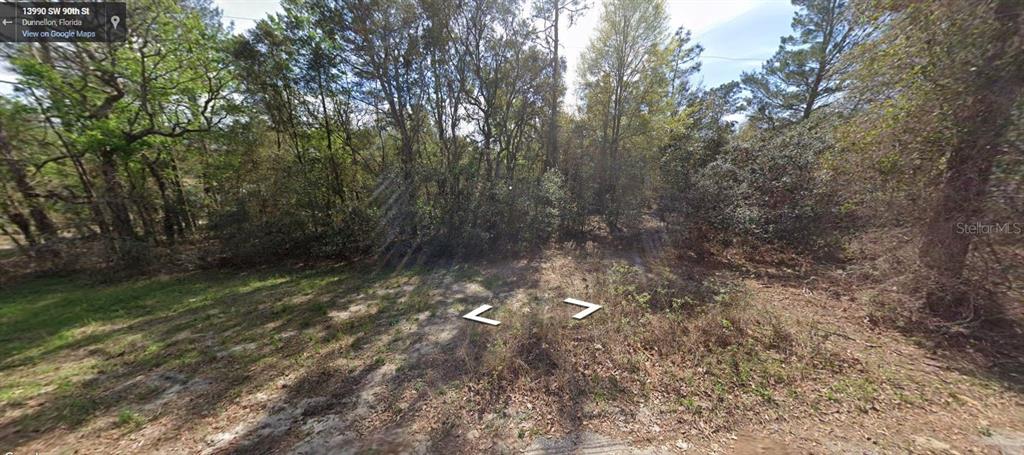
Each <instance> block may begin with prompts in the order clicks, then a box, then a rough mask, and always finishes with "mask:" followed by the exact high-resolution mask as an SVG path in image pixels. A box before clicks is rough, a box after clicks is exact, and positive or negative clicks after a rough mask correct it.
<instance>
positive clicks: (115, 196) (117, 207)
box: [100, 150, 135, 240]
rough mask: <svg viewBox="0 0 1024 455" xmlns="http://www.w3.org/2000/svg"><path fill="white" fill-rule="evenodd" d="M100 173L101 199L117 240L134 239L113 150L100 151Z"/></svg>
mask: <svg viewBox="0 0 1024 455" xmlns="http://www.w3.org/2000/svg"><path fill="white" fill-rule="evenodd" d="M100 174H101V175H102V177H103V183H104V185H105V186H106V188H105V191H104V194H103V199H105V202H106V206H107V209H108V210H110V218H111V221H112V223H111V224H112V227H113V231H114V236H115V237H116V238H117V240H130V239H134V238H135V229H134V228H133V227H132V217H131V214H130V213H129V212H128V204H127V203H126V202H125V195H124V186H123V185H122V184H121V179H120V177H118V175H117V164H116V163H115V162H114V152H112V151H110V150H104V151H102V152H100Z"/></svg>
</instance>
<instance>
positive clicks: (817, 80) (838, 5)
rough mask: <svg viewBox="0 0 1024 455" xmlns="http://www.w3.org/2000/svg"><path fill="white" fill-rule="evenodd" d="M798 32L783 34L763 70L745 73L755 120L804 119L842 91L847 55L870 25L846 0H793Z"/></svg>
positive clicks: (771, 123)
mask: <svg viewBox="0 0 1024 455" xmlns="http://www.w3.org/2000/svg"><path fill="white" fill-rule="evenodd" d="M793 5H794V6H796V7H797V8H799V11H798V12H797V13H796V16H795V17H794V18H793V30H795V31H796V32H797V34H796V35H791V36H787V37H784V38H782V43H781V44H780V45H779V50H778V51H777V52H776V53H775V55H773V56H772V57H771V58H770V59H768V61H767V62H765V63H764V65H763V66H762V67H761V70H760V71H758V72H747V73H743V75H742V76H741V81H742V83H743V86H744V88H745V89H746V90H747V91H748V92H750V95H749V97H748V99H747V103H748V105H749V108H750V110H751V114H752V117H753V120H754V121H755V122H757V123H758V124H761V125H763V126H768V127H771V126H775V125H780V124H785V123H790V122H795V121H799V120H805V119H807V118H808V117H810V116H811V113H813V112H814V111H815V110H817V109H820V108H822V107H825V106H828V105H829V104H830V103H831V102H832V101H833V100H835V98H836V96H837V95H839V94H840V93H841V92H842V91H843V78H842V76H843V73H844V72H845V71H846V70H847V69H848V68H847V66H846V65H845V63H844V60H843V56H844V55H845V54H846V53H847V52H849V50H850V49H852V48H853V47H854V46H856V45H857V43H859V42H861V41H862V40H863V37H864V34H865V31H866V29H865V28H864V27H862V26H860V25H859V24H858V23H857V22H856V21H855V20H854V16H853V15H851V14H850V11H849V8H848V6H847V2H846V1H845V0H793Z"/></svg>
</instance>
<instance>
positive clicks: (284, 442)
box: [0, 267, 529, 452]
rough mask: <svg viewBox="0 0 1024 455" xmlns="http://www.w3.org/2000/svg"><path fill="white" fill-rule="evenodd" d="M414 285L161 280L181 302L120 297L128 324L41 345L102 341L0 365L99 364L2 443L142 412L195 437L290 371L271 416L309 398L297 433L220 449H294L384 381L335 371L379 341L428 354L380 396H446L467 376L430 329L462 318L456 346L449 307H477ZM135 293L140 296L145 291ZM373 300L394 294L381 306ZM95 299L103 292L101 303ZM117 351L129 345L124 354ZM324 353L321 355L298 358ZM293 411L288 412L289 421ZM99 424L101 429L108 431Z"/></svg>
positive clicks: (372, 274)
mask: <svg viewBox="0 0 1024 455" xmlns="http://www.w3.org/2000/svg"><path fill="white" fill-rule="evenodd" d="M466 270H467V269H465V268H461V269H458V270H456V271H455V272H450V273H446V274H443V275H442V276H451V277H452V278H453V279H452V280H451V281H454V282H458V281H460V280H464V279H468V278H473V279H475V278H476V277H474V276H473V273H472V272H471V271H470V272H467V271H466ZM423 275H424V271H423V270H421V269H420V270H412V271H410V270H397V269H392V270H371V269H370V268H369V267H345V268H336V269H329V270H315V271H299V272H281V271H278V272H273V273H257V274H255V275H254V276H252V277H248V278H241V279H237V278H233V277H217V278H216V279H213V280H211V281H210V282H204V281H202V280H201V279H198V278H190V276H186V277H179V278H172V279H171V280H170V283H171V284H169V285H168V286H170V287H172V288H173V290H174V291H175V292H173V294H174V295H175V296H177V298H175V299H171V298H168V299H165V300H160V301H159V303H161V305H157V306H155V307H150V306H147V308H148V309H149V311H151V314H150V313H149V312H147V313H146V314H142V315H140V314H139V313H140V311H139V309H138V308H136V307H133V306H132V305H131V302H130V300H131V298H129V297H125V299H124V302H122V304H121V305H123V307H122V308H123V309H124V310H125V311H126V312H127V313H125V314H126V315H122V316H120V317H117V318H115V317H110V318H106V319H87V318H80V319H69V320H67V321H63V322H62V323H61V324H60V326H59V327H55V328H53V329H52V330H49V331H48V332H46V334H47V335H50V336H53V334H56V333H60V332H61V331H64V330H71V329H75V328H78V327H81V326H84V325H87V324H89V323H97V322H100V323H103V324H106V323H110V324H107V325H104V327H105V329H104V330H98V331H96V332H95V333H89V334H86V335H84V336H81V337H78V338H75V339H72V340H71V341H69V342H67V343H62V344H60V345H57V346H46V341H45V339H38V340H37V339H32V340H31V341H30V342H28V343H25V344H24V345H23V346H21V347H20V348H19V350H20V351H19V355H21V358H20V359H19V361H18V362H13V363H10V364H6V365H4V366H2V367H0V371H4V370H6V371H7V372H10V371H12V370H15V369H18V368H22V367H31V365H32V364H34V363H37V362H46V361H53V358H54V357H59V356H62V355H65V354H67V353H82V352H85V353H86V356H90V355H91V356H99V357H101V359H100V362H101V363H102V365H101V367H100V371H98V372H97V373H96V374H94V375H92V376H91V377H89V378H88V379H85V380H83V381H80V382H77V383H72V384H70V385H68V386H67V387H63V388H59V389H57V390H54V391H51V392H47V393H44V394H43V395H42V396H41V398H42V399H41V400H37V401H40V402H41V404H39V405H36V406H31V407H21V408H18V409H13V411H14V412H12V413H10V414H8V415H13V417H12V418H8V419H5V421H0V445H2V446H4V447H23V446H26V445H30V444H35V445H38V444H43V445H44V446H45V445H46V444H47V435H48V433H50V432H51V431H52V430H55V429H57V428H60V429H62V430H65V431H69V432H74V431H76V430H79V429H82V428H85V427H87V426H90V425H93V424H96V422H101V421H100V420H99V419H101V418H104V417H111V416H112V415H113V414H115V413H117V412H118V411H119V410H124V409H134V410H141V411H140V412H141V413H142V414H144V415H145V417H146V418H147V419H150V420H160V422H161V423H160V425H161V427H160V428H161V431H162V432H163V433H165V434H166V435H169V437H173V435H179V434H184V433H186V432H189V431H192V430H198V431H202V430H203V429H204V428H199V427H197V426H198V425H202V421H203V419H204V418H207V417H215V416H217V415H219V413H220V412H222V411H223V409H224V408H225V407H226V406H227V405H229V404H231V403H235V402H237V401H238V400H240V399H242V397H243V394H244V393H245V392H246V391H249V390H252V389H253V388H254V387H259V386H260V385H263V384H266V383H267V382H268V381H274V380H275V378H280V377H282V376H284V374H283V373H282V372H288V371H299V372H300V373H299V374H300V377H299V378H298V380H296V381H295V382H292V383H291V384H290V385H288V386H287V390H285V391H284V393H283V397H284V398H283V399H282V400H278V402H279V406H283V407H284V409H285V410H287V412H294V411H295V409H294V408H295V404H296V402H295V401H294V400H299V401H298V403H303V400H307V399H310V398H313V399H314V400H311V401H306V402H305V403H304V404H303V405H302V408H301V409H300V410H299V411H298V412H299V414H298V415H295V416H292V417H289V418H291V419H294V422H290V423H289V425H287V426H286V427H287V428H286V430H281V431H279V430H273V431H267V428H268V427H269V425H268V424H266V423H257V424H255V425H254V426H253V427H252V428H250V429H248V430H243V432H244V434H243V435H242V436H241V437H240V438H237V441H242V442H234V443H230V444H227V445H226V446H225V447H222V448H221V449H222V450H223V451H232V450H234V451H242V452H245V451H249V449H255V448H256V447H273V446H275V445H277V446H280V447H288V446H289V444H294V443H297V442H298V441H299V439H296V438H298V435H299V433H297V432H299V431H300V430H301V427H302V425H300V423H302V422H310V421H313V420H315V419H317V418H320V417H323V416H324V415H328V414H331V413H335V414H336V413H338V412H343V411H345V410H347V409H349V408H350V407H352V406H355V405H357V404H359V401H358V400H353V398H352V397H353V396H354V394H356V396H357V394H358V393H359V392H361V390H360V389H359V387H362V386H365V385H366V381H367V380H368V379H369V378H370V377H371V375H373V374H375V373H377V372H378V371H379V370H380V368H381V366H382V365H381V363H380V362H379V361H378V360H376V359H374V360H372V361H368V362H363V363H362V365H361V366H358V367H355V368H349V369H344V370H339V368H338V367H337V364H336V362H335V361H336V360H338V359H342V358H349V359H351V358H354V357H356V358H360V359H361V360H360V361H362V360H365V359H366V358H372V355H373V352H374V351H373V349H375V348H380V347H381V344H382V343H386V344H385V346H384V347H385V348H387V349H391V347H389V346H399V347H401V346H402V345H404V346H406V347H407V348H409V349H411V350H416V349H420V348H417V346H421V345H423V346H425V345H430V346H432V348H431V349H427V350H425V351H423V352H420V353H418V354H416V355H415V356H413V357H411V358H410V359H409V361H408V362H406V363H405V364H403V365H400V366H399V368H398V370H397V371H398V374H397V375H396V376H395V378H392V379H389V380H388V381H386V384H387V389H386V390H390V391H393V392H388V396H392V394H398V391H402V392H401V394H407V393H412V392H409V391H416V394H420V393H428V392H429V390H431V389H430V388H428V389H422V383H423V381H424V380H428V382H429V383H430V384H433V386H432V387H435V388H436V387H441V388H443V387H445V384H449V383H453V382H457V381H458V380H460V378H461V377H462V376H461V375H462V374H465V371H464V370H460V369H459V368H450V366H451V362H450V359H449V360H446V356H445V355H444V354H446V349H447V348H448V347H449V346H450V342H451V340H437V339H435V335H436V333H435V332H436V330H451V329H450V328H449V327H448V326H447V325H444V326H439V325H437V324H439V322H441V321H444V322H445V324H448V322H449V321H452V320H455V321H457V324H460V325H458V326H457V327H458V328H457V330H455V331H453V332H452V333H451V334H450V336H451V337H452V338H451V339H452V340H459V339H465V337H466V336H467V335H466V333H467V330H476V329H475V328H469V327H466V326H465V324H461V323H463V322H465V321H462V320H461V319H459V318H458V313H452V311H451V310H450V309H451V307H452V305H453V302H464V303H469V304H475V303H476V302H477V301H478V300H479V298H478V296H467V295H460V293H459V292H458V291H452V290H450V289H449V290H446V291H444V292H442V293H441V295H440V296H439V297H437V298H435V297H436V296H435V297H432V296H431V295H430V293H429V292H428V291H430V290H432V288H433V287H435V286H442V285H443V284H444V282H445V280H441V281H438V279H435V278H430V277H428V278H426V279H425V278H424V277H423ZM191 280H195V281H191ZM175 283H176V285H177V287H174V286H175ZM402 283H406V284H405V285H403V284H402ZM523 284H524V285H529V283H523ZM130 286H141V289H148V288H147V283H145V282H143V283H142V284H130ZM410 287H411V288H410ZM225 288H228V289H225ZM382 289H386V290H390V292H386V293H385V294H387V295H384V296H381V295H379V294H380V291H381V290H382ZM47 291H48V289H45V288H44V289H43V290H42V294H43V296H44V297H43V298H44V299H45V298H46V296H49V295H51V294H49V293H47ZM83 292H84V293H86V294H88V292H89V291H88V290H86V291H83ZM103 292H105V291H103V290H101V291H99V293H100V294H101V295H102V293H103ZM211 293H212V295H211ZM149 294H151V292H141V291H140V293H139V294H131V295H132V296H133V297H134V298H137V299H146V298H149V297H148V296H149ZM375 299H376V300H375ZM366 301H373V302H375V304H377V305H378V306H379V308H377V309H376V310H375V311H369V312H365V313H353V315H354V316H353V317H352V318H349V319H346V320H343V321H337V320H335V319H334V318H332V317H331V315H332V314H334V313H339V312H340V313H345V312H347V311H349V310H352V309H353V308H354V307H356V306H359V305H361V304H363V303H365V302H366ZM136 303H139V300H136ZM44 304H45V305H59V303H57V302H45V303H44ZM90 308H91V307H90ZM408 321H415V322H414V323H415V325H414V327H413V328H412V330H410V331H409V332H408V333H405V334H402V335H401V336H399V337H397V338H398V339H397V340H390V341H385V340H384V339H385V338H387V337H389V336H391V334H393V333H394V332H395V330H396V326H399V325H401V324H403V323H407V322H408ZM4 323H5V325H6V324H7V323H8V321H4ZM20 323H24V322H20ZM106 327H109V328H106ZM40 338H44V337H40ZM122 340H137V341H136V342H130V343H121V341H122ZM339 340H341V341H340V342H339ZM345 340H348V342H345ZM324 346H329V348H327V349H323V352H319V353H317V354H314V355H307V354H308V353H309V352H310V351H319V350H321V349H322V348H323V347H324ZM122 348H123V349H122ZM460 371H461V372H462V373H460ZM437 373H440V374H441V376H439V377H438V378H437V379H435V378H433V376H431V375H434V374H437ZM424 375H426V376H424ZM428 376H429V377H428ZM424 378H427V379H424ZM416 396H417V397H418V398H415V397H414V399H413V400H411V401H409V403H411V406H418V403H420V401H422V400H423V399H424V398H423V397H426V396H429V395H416ZM407 401H408V400H407ZM154 403H155V404H154ZM395 403H396V402H389V403H388V404H387V406H396V404H395ZM289 407H291V408H292V409H290V410H288V408H289ZM5 413H6V412H5ZM288 415H291V414H288ZM266 418H267V419H280V418H281V412H280V410H278V411H275V410H273V409H268V410H267V415H266ZM100 425H101V426H100V427H99V428H98V429H99V430H104V429H106V428H108V427H104V426H103V425H102V424H100ZM292 426H294V428H293V427H292ZM144 427H145V425H143V428H144ZM260 451H262V449H260Z"/></svg>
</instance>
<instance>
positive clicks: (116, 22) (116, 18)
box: [110, 16, 121, 30]
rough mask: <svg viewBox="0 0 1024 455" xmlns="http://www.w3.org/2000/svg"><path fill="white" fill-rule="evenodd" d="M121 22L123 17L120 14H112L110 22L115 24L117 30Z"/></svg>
mask: <svg viewBox="0 0 1024 455" xmlns="http://www.w3.org/2000/svg"><path fill="white" fill-rule="evenodd" d="M120 22H121V18H120V17H118V16H110V23H111V24H114V30H117V24H119V23H120Z"/></svg>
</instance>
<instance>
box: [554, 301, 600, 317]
mask: <svg viewBox="0 0 1024 455" xmlns="http://www.w3.org/2000/svg"><path fill="white" fill-rule="evenodd" d="M563 302H565V303H568V304H570V305H578V306H581V307H584V308H586V309H585V310H583V311H580V312H579V313H576V314H574V315H572V318H573V319H583V318H585V317H587V316H590V313H593V312H595V311H597V310H600V309H601V305H595V304H593V303H590V302H584V301H582V300H576V299H565V300H563Z"/></svg>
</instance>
